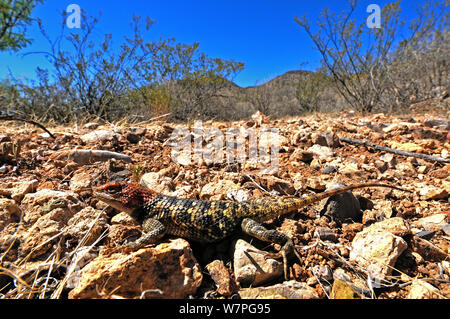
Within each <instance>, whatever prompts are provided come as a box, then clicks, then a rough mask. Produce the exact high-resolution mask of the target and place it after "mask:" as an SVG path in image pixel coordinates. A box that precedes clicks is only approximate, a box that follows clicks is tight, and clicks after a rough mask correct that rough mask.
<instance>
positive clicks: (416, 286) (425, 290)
mask: <svg viewBox="0 0 450 319" xmlns="http://www.w3.org/2000/svg"><path fill="white" fill-rule="evenodd" d="M439 297H440V294H439V289H437V288H436V287H434V286H433V285H431V284H429V283H427V282H425V281H423V280H420V279H415V280H413V282H412V283H411V288H410V290H409V293H408V297H407V298H408V299H434V298H439Z"/></svg>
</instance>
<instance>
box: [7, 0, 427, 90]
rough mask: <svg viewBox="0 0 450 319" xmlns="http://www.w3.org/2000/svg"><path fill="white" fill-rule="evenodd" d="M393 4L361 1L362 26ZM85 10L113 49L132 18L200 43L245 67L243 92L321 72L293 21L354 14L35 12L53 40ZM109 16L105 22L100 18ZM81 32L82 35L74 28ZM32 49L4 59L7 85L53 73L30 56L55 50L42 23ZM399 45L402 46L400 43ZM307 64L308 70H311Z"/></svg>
mask: <svg viewBox="0 0 450 319" xmlns="http://www.w3.org/2000/svg"><path fill="white" fill-rule="evenodd" d="M389 2H390V1H373V0H362V1H360V2H359V3H358V6H357V8H356V10H355V13H354V18H355V19H357V21H358V22H363V21H365V19H366V18H367V17H368V16H369V15H370V13H367V11H366V9H367V6H368V5H369V4H372V3H375V4H378V5H379V6H380V7H381V8H383V6H384V5H386V4H387V3H389ZM72 3H75V4H78V5H79V6H80V7H81V9H83V10H85V11H86V13H87V14H88V15H91V16H96V17H99V24H98V27H97V28H96V30H95V34H94V35H95V36H96V37H98V38H99V39H100V38H102V37H103V35H104V34H105V33H111V34H112V36H113V43H115V44H116V45H117V44H118V43H120V42H121V41H122V39H123V36H125V35H127V34H129V33H130V32H131V28H130V27H129V23H130V22H131V18H132V15H133V14H136V15H139V16H142V17H143V18H145V17H146V16H148V17H150V18H151V19H152V20H155V21H156V23H155V24H154V25H153V26H152V27H151V29H150V32H149V35H150V36H149V37H145V40H146V41H151V40H156V39H158V38H160V37H161V38H163V39H167V38H175V41H176V42H177V43H185V44H192V43H194V42H198V43H199V44H200V45H199V51H200V52H203V53H205V54H207V55H208V56H209V57H211V58H220V59H223V60H231V59H232V60H234V61H236V62H243V63H244V69H243V70H242V71H241V72H240V73H238V74H237V76H236V77H235V78H234V79H231V80H232V81H233V83H235V84H236V85H238V86H240V87H244V88H245V87H249V86H255V85H260V84H262V83H265V82H267V81H270V80H272V79H273V78H275V77H277V76H280V75H282V74H284V73H286V72H289V71H296V70H305V71H316V70H317V68H318V67H320V66H321V63H320V60H321V56H320V54H319V53H318V52H317V51H316V49H315V48H314V47H313V46H314V44H313V42H312V41H311V39H310V38H309V37H308V35H307V34H306V32H304V31H303V29H302V28H301V27H300V26H299V25H298V24H297V23H296V22H295V21H294V17H296V16H298V17H300V16H302V15H304V14H306V15H307V16H308V18H309V19H310V20H311V21H312V22H313V23H314V21H315V20H316V18H318V17H319V16H320V13H321V11H322V10H323V8H324V7H325V5H326V6H327V7H328V8H329V9H330V11H332V12H335V13H339V12H341V11H343V10H345V9H348V4H347V2H343V1H331V2H330V3H325V2H322V1H318V2H315V3H312V4H311V3H308V2H306V1H285V2H283V3H281V4H279V3H275V2H269V1H262V2H261V1H260V2H258V3H256V2H255V1H248V2H238V1H229V2H227V3H213V2H206V1H203V0H202V1H196V2H193V3H186V2H182V1H179V0H174V1H172V2H170V3H166V2H155V3H153V2H147V1H142V0H133V1H130V2H127V3H126V5H123V3H121V2H120V1H108V2H107V1H105V0H97V1H86V0H78V1H76V2H74V1H57V0H46V1H45V2H44V3H43V4H39V5H38V6H37V7H36V8H35V9H34V10H33V12H32V17H39V18H40V19H41V20H42V21H43V25H44V28H45V29H46V31H47V32H48V34H49V36H50V38H51V39H54V38H55V37H56V35H57V34H58V32H59V31H60V28H61V21H62V15H61V13H62V12H63V11H65V10H66V8H67V6H68V5H69V4H72ZM422 3H423V1H412V0H406V1H402V2H401V8H402V16H403V17H405V16H406V21H407V22H409V21H410V20H411V19H412V18H414V17H415V7H416V6H417V5H420V4H422ZM100 11H101V12H102V13H101V15H99V12H100ZM71 31H72V32H73V31H74V32H76V29H72V30H71ZM27 35H28V37H29V38H31V39H33V42H32V43H31V44H30V45H29V46H27V47H26V48H24V49H22V50H20V51H18V52H1V53H0V61H2V62H1V63H0V80H3V79H6V78H9V72H11V73H12V75H13V76H14V77H15V78H22V79H24V78H26V79H29V80H36V74H35V70H36V68H37V67H41V68H44V69H50V70H51V65H50V64H49V63H48V62H47V61H46V59H45V57H44V55H25V56H24V54H26V53H28V52H33V51H45V50H48V47H49V44H48V43H47V42H46V40H45V39H44V37H43V36H42V35H41V34H40V31H39V28H38V27H37V25H36V23H33V25H32V26H30V27H29V28H28V29H27ZM397 40H398V41H399V40H401V39H397ZM305 63H306V64H305Z"/></svg>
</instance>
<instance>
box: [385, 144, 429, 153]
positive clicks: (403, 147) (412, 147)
mask: <svg viewBox="0 0 450 319" xmlns="http://www.w3.org/2000/svg"><path fill="white" fill-rule="evenodd" d="M391 147H392V148H394V149H397V150H400V151H405V152H413V153H422V152H423V147H422V146H420V145H417V144H415V143H412V142H409V143H398V142H391Z"/></svg>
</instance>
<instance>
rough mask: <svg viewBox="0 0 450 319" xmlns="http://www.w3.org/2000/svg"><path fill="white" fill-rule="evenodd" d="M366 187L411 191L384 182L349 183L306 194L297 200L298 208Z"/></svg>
mask: <svg viewBox="0 0 450 319" xmlns="http://www.w3.org/2000/svg"><path fill="white" fill-rule="evenodd" d="M365 187H387V188H393V189H397V190H400V191H404V192H409V193H411V191H410V190H406V189H403V188H401V187H398V186H394V185H388V184H382V183H362V184H352V185H348V186H342V187H337V188H333V189H329V190H327V191H325V192H322V193H318V194H310V195H306V196H305V197H303V198H301V199H297V200H296V209H300V208H302V207H305V206H307V205H310V204H313V203H316V202H318V201H321V200H322V199H325V198H328V197H332V196H334V195H338V194H342V193H345V192H347V191H351V190H354V189H358V188H365Z"/></svg>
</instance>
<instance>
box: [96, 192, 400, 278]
mask: <svg viewBox="0 0 450 319" xmlns="http://www.w3.org/2000/svg"><path fill="white" fill-rule="evenodd" d="M363 187H388V188H394V189H398V190H403V191H404V189H402V188H399V187H396V186H391V185H386V184H379V183H362V184H354V185H349V186H344V187H339V188H335V189H331V190H327V191H325V192H322V193H319V194H312V195H307V196H306V197H303V198H297V197H279V198H276V199H269V200H268V199H253V200H247V201H242V202H232V201H205V200H192V199H182V198H176V197H171V196H165V195H162V194H158V193H155V192H154V191H152V190H150V189H147V188H144V187H140V186H136V185H131V184H128V185H127V184H114V183H113V184H107V185H104V186H102V187H100V188H98V189H96V190H95V191H94V196H95V197H96V198H97V199H99V200H101V201H103V202H105V203H106V204H108V205H110V206H112V207H113V208H115V209H117V210H119V211H122V212H126V213H128V214H129V215H130V216H132V217H133V218H135V219H136V220H137V221H138V222H139V223H140V224H141V225H142V228H143V230H144V232H145V234H144V235H143V236H141V237H140V238H139V239H137V240H136V241H135V242H133V243H130V244H128V245H127V246H128V247H131V248H133V249H137V248H140V247H143V246H145V245H147V244H151V243H155V242H157V241H158V240H159V239H161V238H162V237H163V236H164V235H165V234H168V235H173V236H178V237H183V238H187V239H191V240H194V241H199V242H215V241H218V240H221V239H223V238H225V237H227V236H229V235H231V234H232V233H234V232H236V231H238V230H239V229H242V231H244V232H245V233H247V234H249V235H251V236H253V237H255V238H258V239H260V240H263V241H266V242H270V243H276V244H279V245H281V247H282V248H281V250H280V252H279V253H277V254H268V256H270V257H274V258H278V257H282V258H283V262H284V266H285V276H286V272H287V268H286V264H287V254H289V253H291V252H293V253H295V255H296V256H297V257H298V258H299V259H300V255H299V254H298V252H297V251H296V250H295V249H294V244H293V242H292V239H291V238H289V237H288V236H286V235H285V234H283V233H281V232H279V231H277V230H273V229H271V230H268V229H266V228H265V227H264V226H262V225H261V224H260V223H261V222H264V221H267V220H270V219H273V218H275V217H278V216H282V215H285V214H288V213H290V212H294V211H297V210H299V209H300V208H302V207H305V206H307V205H310V204H313V203H316V202H318V201H320V200H322V199H325V198H327V197H331V196H334V195H337V194H341V193H343V192H346V191H350V190H353V189H357V188H363Z"/></svg>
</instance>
